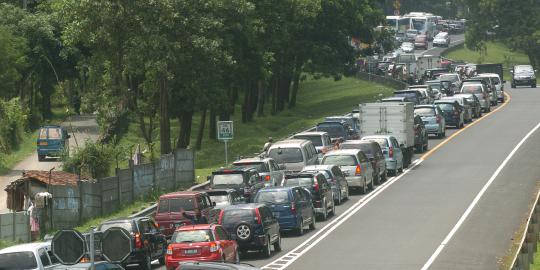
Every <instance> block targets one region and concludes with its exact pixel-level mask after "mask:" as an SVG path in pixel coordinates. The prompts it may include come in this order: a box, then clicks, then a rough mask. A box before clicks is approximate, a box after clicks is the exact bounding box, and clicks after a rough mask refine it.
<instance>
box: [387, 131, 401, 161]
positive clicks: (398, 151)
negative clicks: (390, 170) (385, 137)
mask: <svg viewBox="0 0 540 270" xmlns="http://www.w3.org/2000/svg"><path fill="white" fill-rule="evenodd" d="M389 144H390V145H392V147H393V148H394V156H395V159H396V161H397V164H402V165H403V151H402V149H401V147H399V143H398V141H397V140H396V138H394V137H390V142H389Z"/></svg>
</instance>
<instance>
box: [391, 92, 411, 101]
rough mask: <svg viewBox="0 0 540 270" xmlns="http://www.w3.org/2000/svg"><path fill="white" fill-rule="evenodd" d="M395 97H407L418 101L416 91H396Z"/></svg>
mask: <svg viewBox="0 0 540 270" xmlns="http://www.w3.org/2000/svg"><path fill="white" fill-rule="evenodd" d="M394 97H406V98H408V99H410V100H414V101H416V93H415V92H397V93H394Z"/></svg>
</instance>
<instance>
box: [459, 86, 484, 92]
mask: <svg viewBox="0 0 540 270" xmlns="http://www.w3.org/2000/svg"><path fill="white" fill-rule="evenodd" d="M461 92H462V93H469V94H481V93H482V86H481V85H464V86H463V87H461Z"/></svg>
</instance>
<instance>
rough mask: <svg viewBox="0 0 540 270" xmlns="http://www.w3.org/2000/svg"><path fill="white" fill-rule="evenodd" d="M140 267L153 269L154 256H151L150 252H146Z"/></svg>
mask: <svg viewBox="0 0 540 270" xmlns="http://www.w3.org/2000/svg"><path fill="white" fill-rule="evenodd" d="M139 268H140V269H143V270H150V269H152V258H150V254H146V256H145V258H144V259H143V261H142V262H140V263H139Z"/></svg>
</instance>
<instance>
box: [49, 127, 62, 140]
mask: <svg viewBox="0 0 540 270" xmlns="http://www.w3.org/2000/svg"><path fill="white" fill-rule="evenodd" d="M61 138H62V131H61V130H60V129H59V128H49V137H48V139H49V140H59V139H61Z"/></svg>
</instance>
